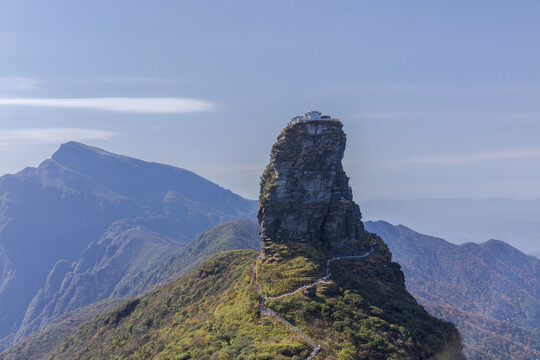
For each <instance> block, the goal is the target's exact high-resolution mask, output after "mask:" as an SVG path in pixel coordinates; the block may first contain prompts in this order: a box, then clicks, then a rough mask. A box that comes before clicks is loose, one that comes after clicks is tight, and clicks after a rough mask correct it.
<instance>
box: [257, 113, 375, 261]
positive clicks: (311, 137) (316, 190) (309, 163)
mask: <svg viewBox="0 0 540 360" xmlns="http://www.w3.org/2000/svg"><path fill="white" fill-rule="evenodd" d="M342 126H343V125H342V124H341V122H339V121H338V120H302V121H298V122H293V123H290V125H288V126H287V127H285V129H283V131H282V132H281V134H280V135H279V137H278V139H277V142H276V143H275V144H274V146H273V147H272V151H271V154H270V164H269V165H268V166H267V167H266V170H265V171H264V173H263V175H262V177H261V197H260V207H259V213H258V218H259V223H260V225H261V237H262V241H263V252H264V253H267V254H270V253H271V252H272V251H271V248H272V244H274V243H291V242H293V243H307V244H309V245H310V246H314V247H315V248H318V249H320V250H323V249H324V252H325V253H327V255H328V256H329V257H330V256H343V255H361V254H363V253H365V252H366V250H367V248H368V246H369V243H368V244H366V243H365V242H363V241H362V236H363V230H364V227H363V224H362V222H361V213H360V208H359V207H358V205H357V204H356V203H354V201H353V200H352V190H351V188H350V187H349V178H348V177H347V175H346V174H345V171H344V170H343V166H342V164H341V161H342V159H343V153H344V151H345V143H346V135H345V133H344V132H343V130H342Z"/></svg>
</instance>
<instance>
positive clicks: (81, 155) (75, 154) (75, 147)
mask: <svg viewBox="0 0 540 360" xmlns="http://www.w3.org/2000/svg"><path fill="white" fill-rule="evenodd" d="M100 157H111V158H117V159H120V158H125V159H127V157H125V156H122V155H117V154H114V153H111V152H108V151H105V150H103V149H100V148H98V147H94V146H90V145H86V144H83V143H80V142H76V141H69V142H67V143H64V144H62V145H60V148H59V149H58V150H57V151H56V152H55V153H54V154H53V155H52V158H53V159H54V160H56V161H57V162H58V163H60V164H62V165H65V166H68V167H71V165H73V162H74V161H75V162H77V163H80V162H81V161H82V162H84V161H89V160H96V159H97V158H100Z"/></svg>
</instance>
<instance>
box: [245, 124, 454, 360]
mask: <svg viewBox="0 0 540 360" xmlns="http://www.w3.org/2000/svg"><path fill="white" fill-rule="evenodd" d="M345 143H346V135H345V133H344V132H343V130H342V124H341V122H339V120H334V119H332V120H303V121H299V122H292V123H291V124H289V125H288V126H287V127H285V128H284V129H283V131H282V132H281V133H280V135H279V136H278V138H277V142H276V143H275V144H274V145H273V147H272V151H271V154H270V163H269V164H268V166H267V167H266V169H265V171H264V173H263V175H262V176H261V183H260V197H259V210H258V213H257V217H258V220H259V224H260V236H261V256H260V258H259V261H258V263H257V265H256V267H255V270H256V274H257V275H256V280H257V289H258V290H260V294H261V296H262V297H263V302H262V305H261V306H263V307H264V308H269V309H270V310H271V311H274V312H275V313H279V314H280V315H281V316H283V317H285V318H288V319H296V321H297V322H296V323H295V326H296V325H303V326H304V328H305V329H311V331H313V333H315V334H316V333H317V331H315V330H314V329H313V328H312V327H313V324H314V323H319V324H322V323H326V324H327V327H326V328H325V330H324V331H327V332H330V331H332V330H329V327H333V328H335V329H338V328H341V326H342V325H343V324H345V323H347V324H348V325H347V326H348V331H350V334H353V336H352V337H353V338H355V337H356V340H355V341H354V342H350V341H349V339H347V338H343V339H342V340H341V341H342V343H350V344H351V349H350V352H351V354H353V353H354V354H355V357H354V358H358V359H371V358H394V357H393V356H394V355H397V354H399V356H398V358H413V359H463V358H464V357H463V354H462V345H461V342H460V335H459V332H458V331H457V330H456V328H455V327H454V326H453V325H452V324H450V323H445V322H443V321H441V320H439V319H436V318H434V317H432V316H430V315H429V314H428V313H427V312H426V311H425V310H424V309H423V308H422V307H421V306H419V305H418V303H417V302H416V301H415V300H414V298H413V297H412V296H411V295H410V294H409V293H408V292H407V290H406V288H405V278H404V276H403V272H402V271H401V267H400V265H399V264H397V263H393V262H392V254H391V252H390V250H389V249H388V247H387V246H386V244H385V243H384V241H383V240H382V239H381V238H380V237H378V236H377V235H375V234H371V233H369V232H367V231H366V230H365V229H364V225H363V223H362V221H361V216H362V215H361V212H360V208H359V207H358V205H357V204H356V203H355V202H354V201H353V195H352V190H351V188H350V187H349V178H348V177H347V175H346V174H345V171H344V170H343V166H342V163H341V161H342V159H343V154H344V151H345ZM299 294H301V295H302V296H299ZM351 294H355V295H351ZM349 296H352V297H355V296H358V297H357V298H355V299H356V300H355V301H351V300H350V299H348V297H349ZM291 299H294V300H291ZM265 300H268V304H266V303H265ZM322 303H324V304H325V305H324V306H323V305H320V304H322ZM265 304H266V305H265ZM299 304H302V305H299ZM332 304H338V307H339V308H340V310H337V311H336V312H334V313H332ZM294 306H298V308H297V310H298V311H301V312H303V314H304V315H303V317H302V319H299V318H298V317H296V318H295V317H294V315H293V314H291V313H285V312H284V311H285V310H287V309H289V310H290V309H291V308H294ZM319 306H320V307H319ZM300 309H301V310H300ZM318 309H320V311H318ZM306 311H307V312H308V313H309V315H306V313H305V312H306ZM331 313H332V314H331ZM353 314H356V315H353ZM368 317H371V320H373V321H380V322H381V324H383V323H384V324H385V325H381V326H382V327H381V326H379V327H377V326H375V327H373V326H372V325H373V324H372V323H369V322H365V321H364V320H365V319H367V318H368ZM336 318H337V319H340V320H337V321H334V320H333V319H336ZM307 319H309V321H308V320H307ZM375 319H376V320H375ZM371 320H370V321H371ZM384 327H386V328H387V329H391V328H394V329H396V328H401V329H402V331H403V332H402V333H400V334H397V333H394V334H393V335H390V333H389V332H381V331H380V330H381V329H382V328H384ZM354 329H356V330H354ZM368 329H369V330H368ZM313 333H312V334H313ZM354 334H356V335H354ZM404 334H409V335H407V336H406V337H407V338H406V339H405V338H403V336H404ZM433 334H435V335H433ZM310 336H311V335H310ZM337 336H340V335H337ZM311 339H313V340H312V342H317V343H318V344H320V347H319V346H318V347H317V349H319V350H320V351H321V353H322V355H321V358H329V359H335V358H336V357H335V356H336V355H337V354H336V352H335V349H333V348H332V346H331V345H330V343H327V344H326V346H325V344H324V342H325V341H326V340H325V339H324V336H321V337H319V338H317V337H316V336H314V337H311ZM360 339H362V340H360ZM369 339H371V340H369ZM372 341H375V342H376V341H379V342H380V344H382V343H386V344H387V345H384V346H383V345H381V346H372V345H370V344H373V343H372ZM353 343H354V345H353ZM413 343H414V344H413ZM329 345H330V346H329ZM385 346H387V347H386V350H384V349H383V348H384V347H385ZM342 351H343V352H344V353H345V352H346V351H349V350H344V349H342ZM340 356H341V355H340ZM340 356H337V358H341V357H340ZM389 356H390V357H389Z"/></svg>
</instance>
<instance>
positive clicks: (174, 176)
mask: <svg viewBox="0 0 540 360" xmlns="http://www.w3.org/2000/svg"><path fill="white" fill-rule="evenodd" d="M256 207H257V204H256V202H254V201H251V200H247V199H244V198H242V197H240V196H238V195H236V194H233V193H232V192H231V191H229V190H225V189H223V188H221V187H219V186H218V185H216V184H214V183H212V182H210V181H208V180H206V179H204V178H202V177H200V176H198V175H196V174H195V173H193V172H190V171H188V170H184V169H180V168H175V167H172V166H167V165H162V164H157V163H148V162H144V161H141V160H137V159H133V158H129V157H125V156H120V155H116V154H112V153H109V152H106V151H104V150H101V149H98V148H94V147H90V146H86V145H83V144H79V143H75V142H70V143H67V144H64V145H62V146H61V147H60V149H59V150H58V151H57V152H56V153H55V154H54V155H53V156H52V158H51V159H49V160H46V161H44V162H43V163H42V164H40V165H39V167H37V168H26V169H24V170H23V171H21V172H19V173H17V174H15V175H5V176H2V177H1V178H0V269H2V272H1V273H0V338H4V339H3V341H4V344H7V343H9V341H10V339H13V337H14V336H15V337H21V336H24V335H25V334H27V333H29V332H31V331H34V330H36V329H38V328H40V327H41V326H42V325H44V324H45V323H47V322H48V321H50V319H52V318H54V317H56V316H58V315H60V314H62V313H65V312H67V311H71V310H74V309H76V308H79V307H81V306H84V305H87V304H91V303H93V302H96V301H98V300H101V299H104V298H108V297H122V296H133V295H135V294H136V292H135V290H134V285H133V284H134V283H137V281H138V279H139V277H142V276H144V274H145V273H148V272H150V271H152V270H153V269H154V268H155V267H156V264H158V263H159V261H160V260H162V259H165V258H167V257H170V256H171V255H172V254H174V253H176V252H177V251H178V250H179V249H180V248H181V247H182V246H183V245H185V244H187V243H188V242H189V241H190V240H191V239H193V238H194V237H195V236H196V235H197V234H199V233H201V232H202V231H204V230H206V229H207V228H209V227H210V226H213V225H215V224H218V223H221V222H225V221H229V220H232V219H235V218H240V217H248V218H254V214H255V212H256ZM143 288H144V286H143V287H141V288H140V289H141V291H142V290H144V289H143ZM14 334H17V335H14Z"/></svg>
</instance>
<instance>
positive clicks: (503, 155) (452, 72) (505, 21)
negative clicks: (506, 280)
mask: <svg viewBox="0 0 540 360" xmlns="http://www.w3.org/2000/svg"><path fill="white" fill-rule="evenodd" d="M538 14H540V2H538V1H526V0H523V1H516V2H508V1H487V0H479V1H474V2H471V1H459V0H458V1H452V2H434V1H428V0H426V1H414V0H411V1H407V2H404V1H338V2H329V1H290V0H289V1H271V2H257V1H234V0H232V1H203V0H198V1H179V0H173V1H167V0H160V1H143V0H130V1H124V0H115V1H102V0H94V1H82V0H79V1H76V0H75V1H74V0H64V1H59V0H48V1H27V0H17V1H9V0H0V174H6V173H15V172H17V171H20V170H22V169H23V168H24V167H26V166H37V165H38V164H39V163H40V162H41V161H43V160H45V159H47V158H49V157H50V156H51V155H52V154H53V153H54V151H56V149H57V148H58V147H59V146H60V144H62V143H64V142H67V141H71V140H75V141H80V142H83V143H86V144H89V145H93V146H97V147H100V148H103V149H106V150H108V151H111V152H115V153H120V154H123V155H128V156H133V157H136V158H140V159H143V160H147V161H156V162H161V163H166V164H170V165H174V166H178V167H182V168H186V169H189V170H192V171H194V172H196V173H198V174H199V175H201V176H203V177H205V178H207V179H209V180H211V181H213V182H216V183H218V184H219V185H221V186H223V187H225V188H228V189H231V190H232V191H234V192H236V193H238V194H240V195H243V196H245V197H248V198H253V199H255V198H257V195H258V181H259V176H260V174H261V173H262V171H263V169H264V168H265V166H266V164H267V163H268V161H269V153H270V148H271V146H272V144H273V143H274V142H275V139H276V137H277V135H278V134H279V132H280V130H281V129H282V128H283V127H284V126H285V125H286V123H287V122H288V120H289V119H290V118H292V117H293V116H296V115H301V114H303V113H305V112H307V111H310V110H319V111H321V112H323V113H324V114H328V115H331V116H333V117H337V118H340V119H341V121H342V122H343V124H344V131H345V132H346V133H347V139H348V142H347V150H346V154H345V159H344V167H345V170H346V171H347V174H348V175H349V177H350V178H351V180H350V183H351V186H352V188H353V193H354V195H355V199H357V200H360V201H365V200H370V199H381V198H384V199H412V198H440V197H444V198H471V199H480V198H491V197H508V198H518V199H532V198H540V186H538V185H539V184H540V140H539V139H540V101H539V99H540V66H539V65H538V64H540V46H538V44H539V43H540V21H538Z"/></svg>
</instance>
